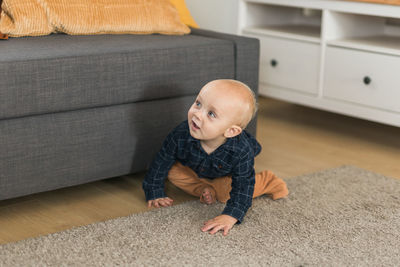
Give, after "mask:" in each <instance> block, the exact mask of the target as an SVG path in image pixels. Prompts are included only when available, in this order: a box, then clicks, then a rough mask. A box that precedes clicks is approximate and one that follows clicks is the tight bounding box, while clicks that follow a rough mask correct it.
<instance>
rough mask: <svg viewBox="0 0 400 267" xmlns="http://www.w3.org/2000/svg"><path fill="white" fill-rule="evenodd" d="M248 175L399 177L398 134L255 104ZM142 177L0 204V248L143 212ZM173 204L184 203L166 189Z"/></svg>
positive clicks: (280, 105) (284, 106)
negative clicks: (338, 172)
mask: <svg viewBox="0 0 400 267" xmlns="http://www.w3.org/2000/svg"><path fill="white" fill-rule="evenodd" d="M259 102H260V110H259V117H258V118H259V119H258V130H257V138H258V140H259V141H260V143H261V144H262V146H263V151H262V153H261V154H260V155H259V156H258V157H257V158H256V170H257V171H260V170H262V169H269V170H272V171H273V172H275V173H276V174H278V175H279V176H281V177H282V178H284V179H289V178H290V177H294V176H297V175H301V174H306V173H311V172H315V171H319V170H323V169H327V168H332V167H336V166H340V165H343V164H347V165H354V166H358V167H361V168H364V169H368V170H371V171H375V172H378V173H381V174H384V175H387V176H390V177H394V178H400V128H396V127H390V126H386V125H382V124H377V123H372V122H368V121H363V120H358V119H354V118H350V117H345V116H341V115H336V114H332V113H328V112H323V111H319V110H315V109H310V108H306V107H302V106H297V105H293V104H288V103H285V102H280V101H276V100H272V99H269V98H261V99H260V101H259ZM142 178H143V173H142V174H137V175H132V176H129V177H118V178H113V179H108V180H104V181H100V182H95V183H91V184H86V185H82V186H76V187H72V188H67V189H61V190H56V191H52V192H47V193H41V194H36V195H32V196H27V197H22V198H18V199H12V200H5V201H0V244H2V243H7V242H13V241H17V240H21V239H25V238H28V237H34V236H39V235H43V234H48V233H53V232H57V231H61V230H65V229H69V228H71V227H75V226H80V225H86V224H90V223H94V222H98V221H104V220H107V219H111V218H116V217H120V216H127V215H129V214H132V213H137V212H143V211H146V210H147V208H146V203H145V199H144V194H143V192H142V190H141V180H142ZM167 194H168V195H170V196H171V197H172V198H174V200H175V203H181V202H183V201H187V200H192V199H194V198H193V197H190V196H187V195H186V194H185V193H183V192H181V191H180V190H179V189H176V188H174V187H172V186H170V185H168V186H167Z"/></svg>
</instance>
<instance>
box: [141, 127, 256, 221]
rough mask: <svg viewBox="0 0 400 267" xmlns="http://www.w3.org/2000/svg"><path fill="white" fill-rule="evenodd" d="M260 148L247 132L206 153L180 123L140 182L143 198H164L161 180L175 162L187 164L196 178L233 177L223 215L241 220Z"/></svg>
mask: <svg viewBox="0 0 400 267" xmlns="http://www.w3.org/2000/svg"><path fill="white" fill-rule="evenodd" d="M260 151H261V146H260V144H259V143H258V142H257V140H256V139H255V138H254V137H253V136H251V135H250V134H249V133H247V132H246V131H242V133H241V134H239V135H238V136H235V137H233V138H228V139H227V141H226V142H225V143H224V144H223V145H221V146H220V147H218V148H217V149H216V150H215V151H214V152H212V153H211V154H207V153H206V152H205V151H204V150H203V148H202V147H201V145H200V140H198V139H195V138H193V137H192V136H191V135H190V131H189V125H188V122H187V121H184V122H182V123H181V124H179V125H178V126H177V127H176V128H175V129H174V130H173V131H172V132H171V133H170V134H169V135H168V136H167V138H166V139H165V141H164V143H163V145H162V148H161V150H160V151H159V152H158V154H157V156H156V157H155V159H154V160H153V162H152V164H151V166H150V169H149V171H148V172H147V174H146V176H145V179H144V181H143V190H144V192H145V195H146V200H147V201H148V200H152V199H156V198H163V197H166V194H165V192H164V181H165V179H166V177H167V175H168V172H169V170H170V169H171V167H172V165H173V164H174V163H175V161H179V162H180V163H182V164H183V165H184V166H188V167H190V168H191V169H192V170H194V171H195V172H196V173H197V175H198V176H199V177H202V178H209V179H213V178H218V177H222V176H228V175H229V176H232V190H231V192H230V199H229V200H228V202H227V203H226V206H225V209H224V210H223V212H222V214H227V215H230V216H232V217H234V218H236V219H237V220H238V223H240V222H241V221H242V220H243V217H244V215H245V214H246V212H247V210H248V209H249V208H250V207H251V204H252V200H253V192H254V183H255V172H254V157H255V156H256V155H257V154H259V153H260Z"/></svg>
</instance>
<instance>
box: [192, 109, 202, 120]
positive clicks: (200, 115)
mask: <svg viewBox="0 0 400 267" xmlns="http://www.w3.org/2000/svg"><path fill="white" fill-rule="evenodd" d="M202 114H203V113H202V112H201V110H197V111H196V112H194V113H193V115H194V116H195V117H196V119H197V120H199V121H201V119H202Z"/></svg>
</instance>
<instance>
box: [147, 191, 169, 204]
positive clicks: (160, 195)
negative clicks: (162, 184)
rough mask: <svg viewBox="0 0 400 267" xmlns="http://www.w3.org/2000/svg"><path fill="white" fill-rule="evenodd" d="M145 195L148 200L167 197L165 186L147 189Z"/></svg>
mask: <svg viewBox="0 0 400 267" xmlns="http://www.w3.org/2000/svg"><path fill="white" fill-rule="evenodd" d="M145 196H146V201H149V200H153V199H157V198H164V197H167V195H166V194H165V192H164V189H163V188H160V189H155V190H149V191H146V192H145Z"/></svg>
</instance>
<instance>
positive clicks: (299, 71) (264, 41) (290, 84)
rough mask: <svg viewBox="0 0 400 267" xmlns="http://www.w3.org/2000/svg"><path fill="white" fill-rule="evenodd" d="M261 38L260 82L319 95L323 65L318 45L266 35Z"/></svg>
mask: <svg viewBox="0 0 400 267" xmlns="http://www.w3.org/2000/svg"><path fill="white" fill-rule="evenodd" d="M257 38H259V39H260V50H261V51H260V54H261V56H260V81H261V82H263V83H267V84H271V85H276V86H279V87H284V88H289V89H294V90H298V91H302V92H306V93H311V94H317V92H318V80H319V78H318V77H319V66H320V47H319V45H318V44H313V43H308V42H303V41H297V40H288V39H281V38H274V37H267V36H257Z"/></svg>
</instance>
